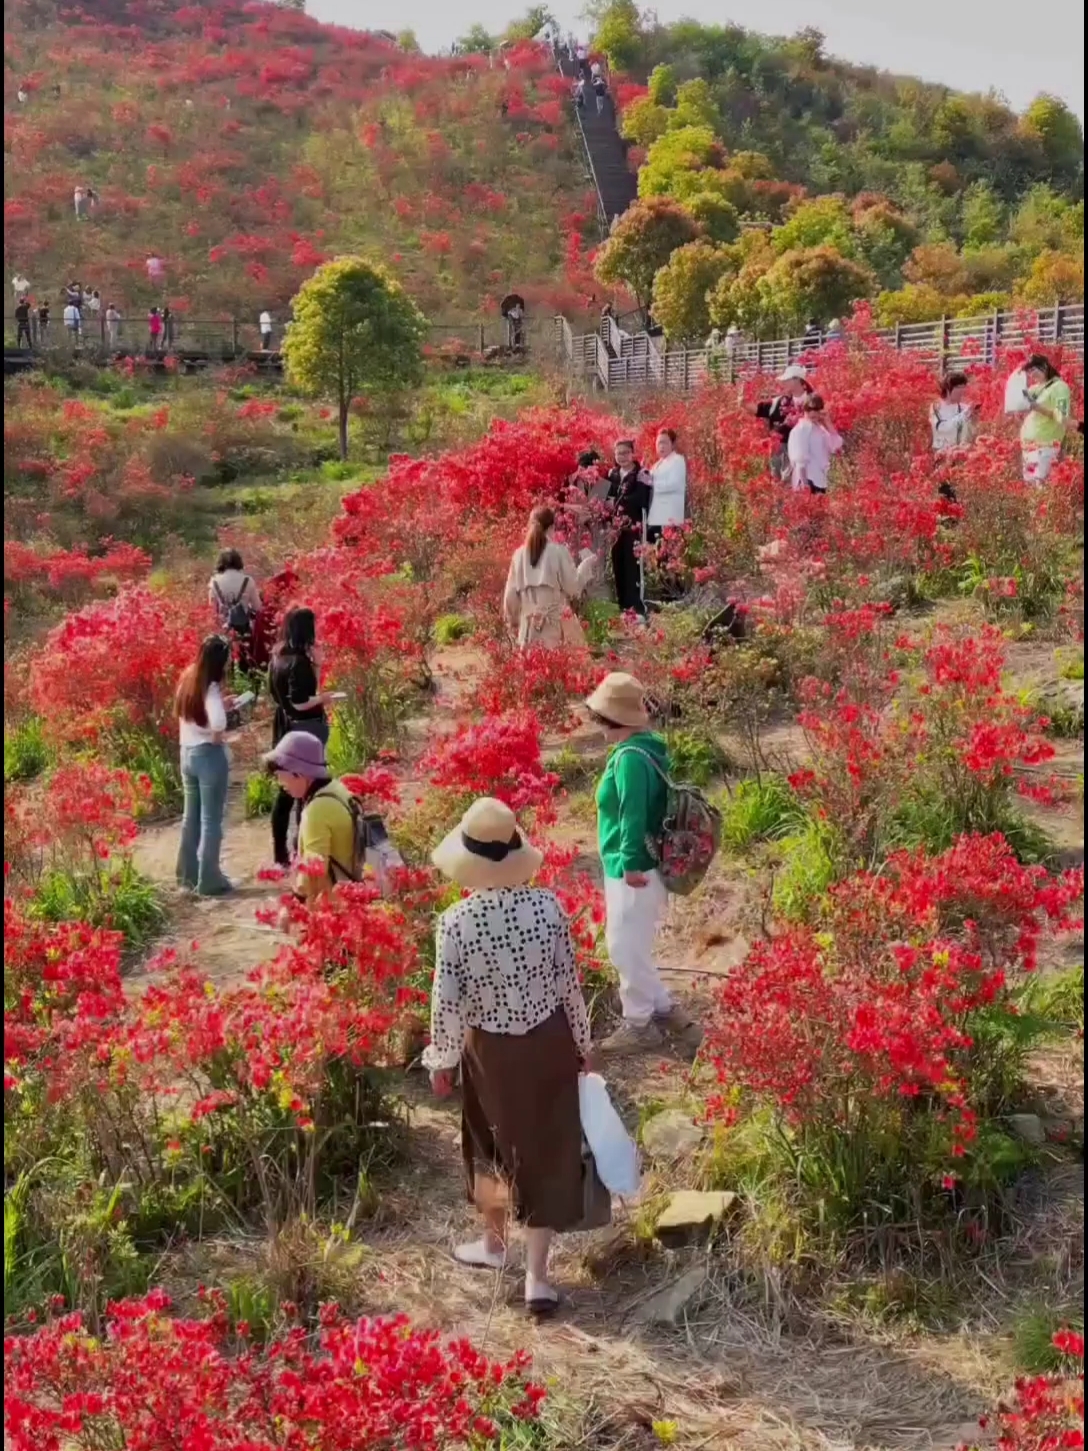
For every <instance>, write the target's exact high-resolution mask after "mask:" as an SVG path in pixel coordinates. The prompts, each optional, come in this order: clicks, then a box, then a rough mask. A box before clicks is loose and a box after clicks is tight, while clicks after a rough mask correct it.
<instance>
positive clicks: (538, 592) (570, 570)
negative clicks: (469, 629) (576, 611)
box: [503, 505, 597, 650]
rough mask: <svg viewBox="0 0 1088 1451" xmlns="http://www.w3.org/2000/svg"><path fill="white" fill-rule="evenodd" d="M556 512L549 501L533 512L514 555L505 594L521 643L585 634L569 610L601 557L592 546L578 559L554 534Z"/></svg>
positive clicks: (581, 639) (573, 639) (571, 641)
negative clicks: (552, 536) (573, 556)
mask: <svg viewBox="0 0 1088 1451" xmlns="http://www.w3.org/2000/svg"><path fill="white" fill-rule="evenodd" d="M554 523H555V513H554V511H553V510H552V509H550V508H548V507H547V506H546V505H544V506H541V507H540V508H537V509H534V510H533V512H532V514H530V516H529V532H528V534H527V535H526V536H525V543H524V544H522V545H519V547H518V548H517V549H516V550H515V552H514V557H513V559H512V560H511V561H510V573H509V574H508V575H507V578H506V589H505V591H504V594H503V613H504V615H505V616H506V621H507V624H508V625H509V626H510V628H511V629H512V630H516V631H517V636H518V644H519V645H520V646H521V648H522V649H523V650H524V649H525V648H527V647H528V646H530V645H545V646H548V647H549V648H550V649H553V650H554V649H556V648H557V647H558V646H559V645H584V644H585V642H586V640H585V635H584V634H583V632H582V627H581V625H580V624H579V623H578V620H577V619H576V618H575V616H574V615H573V614H572V613H571V610H570V604H571V602H573V601H574V600H576V599H578V598H579V596H580V595H581V594H582V592H583V591H584V590H585V588H586V586H587V585H588V584H589V582H590V580H591V579H592V578H593V571H594V569H595V568H596V564H597V561H596V559H595V557H594V556H593V555H592V554H590V553H589V552H588V551H587V552H586V554H585V556H584V557H583V559H582V562H581V564H579V565H575V563H574V560H573V559H572V558H571V554H570V550H569V549H567V547H566V545H564V544H557V543H556V542H555V540H554V539H552V538H550V534H551V528H552V525H553V524H554Z"/></svg>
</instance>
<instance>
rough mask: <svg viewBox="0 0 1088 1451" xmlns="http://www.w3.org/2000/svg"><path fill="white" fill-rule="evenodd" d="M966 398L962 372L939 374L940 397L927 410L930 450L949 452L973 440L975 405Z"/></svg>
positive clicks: (964, 374) (965, 377) (965, 380)
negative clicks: (930, 436) (930, 441)
mask: <svg viewBox="0 0 1088 1451" xmlns="http://www.w3.org/2000/svg"><path fill="white" fill-rule="evenodd" d="M966 399H967V374H966V373H949V374H948V376H947V377H945V378H942V380H941V396H940V399H939V400H938V401H937V402H936V403H934V404H932V405H931V406H930V410H929V427H930V431H931V433H932V436H933V452H934V453H951V452H952V451H953V450H954V449H957V448H967V447H968V446H969V445H970V444H971V443H972V442H973V440H974V436H975V405H974V404H973V403H968V402H967V401H966Z"/></svg>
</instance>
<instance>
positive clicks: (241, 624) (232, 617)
mask: <svg viewBox="0 0 1088 1451" xmlns="http://www.w3.org/2000/svg"><path fill="white" fill-rule="evenodd" d="M248 588H249V575H248V574H247V575H246V577H245V578H244V579H243V580H242V588H241V590H240V592H239V594H238V598H237V599H236V600H234V601H233V603H232V604H230V605H228V604H227V602H226V600H225V599H224V598H223V592H222V590H221V589H220V588H219V585H218V584H217V583H216V582H215V581H213V582H212V589H214V590H215V597H216V599H217V600H218V601H219V603H220V605H221V607H222V608H223V609H224V610H226V612H227V618H226V626H227V629H228V630H229V631H230V632H231V634H232V635H240V636H242V637H243V638H248V637H249V636H250V635H252V633H253V621H254V618H255V615H254V612H253V610H251V609H250V607H249V605H247V604H246V603H245V601H244V599H243V596H244V595H245V592H246V590H247V589H248Z"/></svg>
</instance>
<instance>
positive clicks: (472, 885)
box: [423, 797, 611, 1314]
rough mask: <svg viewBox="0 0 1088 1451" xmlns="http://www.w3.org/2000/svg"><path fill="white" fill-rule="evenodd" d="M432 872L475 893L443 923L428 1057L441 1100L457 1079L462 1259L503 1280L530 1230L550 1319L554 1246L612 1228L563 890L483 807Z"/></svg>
mask: <svg viewBox="0 0 1088 1451" xmlns="http://www.w3.org/2000/svg"><path fill="white" fill-rule="evenodd" d="M432 860H433V862H434V864H435V866H436V867H437V868H438V869H439V871H440V872H442V873H443V875H445V876H447V877H449V878H450V880H451V881H453V882H455V883H456V884H457V885H458V886H459V887H461V888H462V889H463V890H465V891H467V892H468V893H469V894H470V895H469V896H467V897H463V898H462V899H461V900H460V901H459V902H456V903H455V904H454V905H453V906H452V907H449V908H447V910H446V911H445V912H444V913H443V914H442V916H441V917H440V918H439V920H438V928H437V932H436V953H435V973H434V986H433V988H432V994H431V1042H430V1046H429V1047H428V1048H427V1049H426V1050H425V1051H424V1054H423V1064H424V1067H425V1068H427V1070H428V1071H429V1072H430V1075H431V1084H432V1086H433V1088H434V1091H435V1093H436V1095H437V1096H438V1097H439V1098H447V1097H448V1096H449V1095H450V1093H451V1092H452V1091H453V1084H454V1075H455V1073H456V1071H457V1069H458V1067H459V1068H460V1070H461V1153H462V1157H463V1160H464V1166H465V1181H466V1187H467V1190H468V1197H469V1200H470V1201H471V1203H473V1204H474V1205H475V1206H476V1208H477V1210H478V1211H479V1213H480V1216H481V1218H482V1219H483V1231H484V1232H483V1234H482V1236H481V1237H480V1238H479V1239H476V1240H472V1241H470V1242H469V1243H467V1244H461V1245H458V1246H457V1248H456V1249H455V1250H454V1252H453V1253H454V1258H455V1259H456V1260H457V1261H458V1262H459V1263H460V1264H463V1265H471V1266H473V1267H475V1268H479V1269H485V1270H499V1269H502V1267H503V1265H504V1264H505V1263H506V1262H507V1259H508V1257H509V1251H510V1244H509V1235H510V1227H511V1226H510V1219H511V1216H512V1217H513V1219H514V1220H516V1222H517V1223H519V1224H522V1225H524V1226H525V1230H526V1268H525V1305H526V1308H527V1309H528V1310H529V1311H530V1312H532V1313H535V1314H539V1313H546V1312H548V1311H551V1310H554V1309H555V1308H556V1305H557V1304H558V1301H559V1295H558V1293H557V1291H556V1290H555V1289H554V1288H553V1286H552V1285H551V1283H550V1281H549V1279H548V1254H549V1251H550V1249H551V1243H552V1238H553V1236H554V1235H555V1234H556V1233H557V1232H563V1231H565V1230H576V1229H590V1228H598V1227H602V1226H603V1225H605V1224H607V1223H608V1222H609V1219H610V1217H611V1199H610V1196H609V1195H608V1192H607V1190H605V1189H604V1188H603V1186H601V1185H600V1184H599V1182H597V1181H596V1176H595V1174H594V1175H593V1178H592V1179H589V1180H588V1182H587V1174H588V1172H589V1166H588V1165H587V1163H586V1160H585V1159H584V1158H583V1154H582V1127H581V1115H580V1111H579V1105H578V1077H579V1074H580V1072H582V1071H583V1069H584V1068H585V1067H586V1065H587V1060H588V1058H589V1053H590V1029H589V1017H588V1014H587V1012H586V1006H585V1000H584V999H583V997H582V991H581V988H580V986H579V984H578V972H577V968H576V966H575V958H574V944H573V941H572V938H571V930H570V922H569V920H568V918H567V916H566V913H565V912H564V911H563V908H562V907H561V905H560V903H559V900H558V898H557V897H556V896H555V894H554V893H553V892H550V891H548V890H546V889H544V888H540V887H532V886H530V882H531V881H532V879H533V877H534V876H535V875H536V873H537V871H538V870H539V868H540V865H541V862H542V861H543V856H542V853H541V852H539V851H537V850H536V848H535V847H533V846H531V845H530V844H529V843H528V842H527V841H526V840H525V839H524V837H523V836H522V835H521V833H520V831H519V830H518V824H517V819H516V818H515V816H514V813H513V812H512V811H511V810H510V808H509V807H508V806H506V805H505V804H504V803H503V802H501V801H495V800H491V799H490V798H486V797H485V798H484V799H482V800H479V801H476V802H474V803H473V804H472V806H470V807H469V809H468V810H467V811H466V812H465V814H464V816H463V817H462V818H461V820H460V821H459V822H458V824H457V826H456V827H455V828H454V830H453V831H451V832H450V834H449V835H448V836H447V837H446V838H445V840H444V841H442V842H441V843H440V844H439V845H438V847H436V848H435V851H434V853H433V856H432ZM594 1185H595V1187H596V1189H597V1191H598V1192H597V1193H596V1194H595V1195H593V1197H592V1201H591V1202H590V1203H588V1204H587V1200H589V1199H590V1194H589V1192H588V1191H589V1190H590V1189H591V1187H593V1186H594Z"/></svg>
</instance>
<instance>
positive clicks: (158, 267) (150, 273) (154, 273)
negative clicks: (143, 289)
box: [144, 252, 166, 287]
mask: <svg viewBox="0 0 1088 1451" xmlns="http://www.w3.org/2000/svg"><path fill="white" fill-rule="evenodd" d="M144 267H145V269H146V271H147V280H148V282H150V283H151V285H152V286H153V287H158V286H160V285H161V283H162V281H163V279H164V278H165V276H166V264H165V263H164V262H163V260H162V258H161V257H159V256H156V254H155V253H154V252H149V253H148V254H147V261H146V262H145V263H144Z"/></svg>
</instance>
